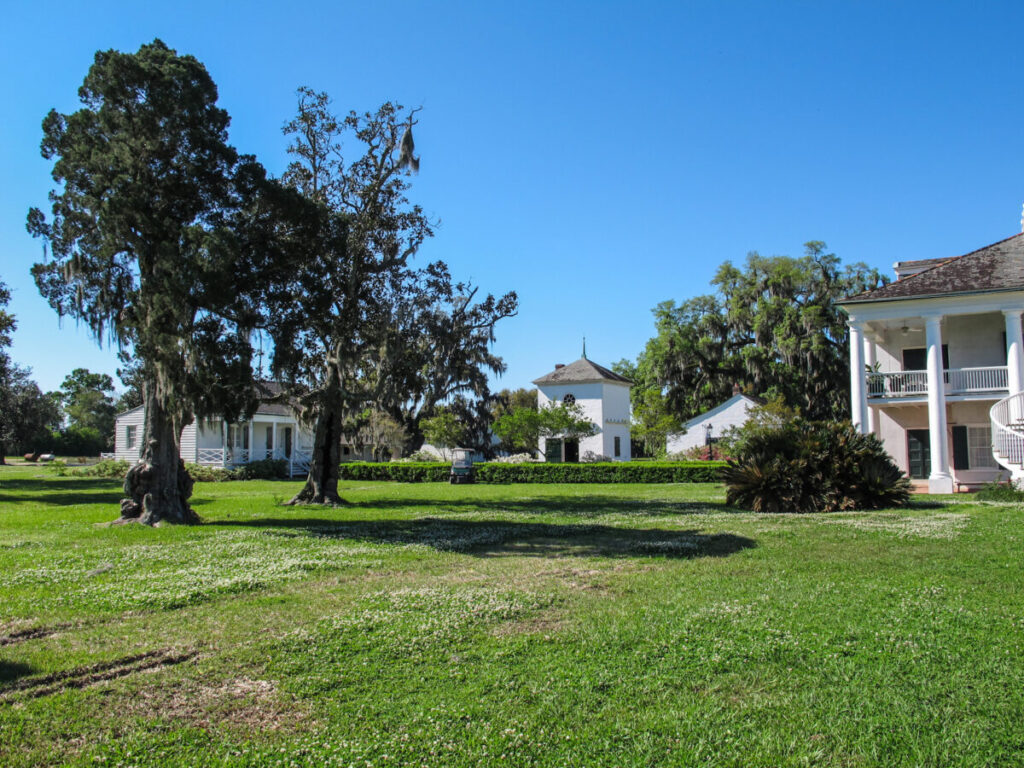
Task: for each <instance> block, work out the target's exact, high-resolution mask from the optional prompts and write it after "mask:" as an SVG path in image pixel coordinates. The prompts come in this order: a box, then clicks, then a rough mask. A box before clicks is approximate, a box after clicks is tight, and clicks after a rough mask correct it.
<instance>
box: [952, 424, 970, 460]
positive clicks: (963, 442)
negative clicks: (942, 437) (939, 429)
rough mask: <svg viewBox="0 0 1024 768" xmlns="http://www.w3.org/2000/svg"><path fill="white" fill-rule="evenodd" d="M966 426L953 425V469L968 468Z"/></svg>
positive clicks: (968, 452)
mask: <svg viewBox="0 0 1024 768" xmlns="http://www.w3.org/2000/svg"><path fill="white" fill-rule="evenodd" d="M969 455H970V451H969V449H968V447H967V427H953V469H970V468H971V461H970V459H969V458H968V456H969Z"/></svg>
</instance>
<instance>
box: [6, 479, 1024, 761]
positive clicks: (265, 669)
mask: <svg viewBox="0 0 1024 768" xmlns="http://www.w3.org/2000/svg"><path fill="white" fill-rule="evenodd" d="M297 487H298V486H297V484H296V483H274V482H245V483H241V482H239V483H224V484H219V485H214V484H198V485H197V486H196V491H195V500H194V505H195V508H196V510H197V511H198V512H199V513H200V514H201V515H202V516H203V519H204V521H205V522H204V525H202V526H198V527H192V528H174V527H164V528H158V529H149V528H144V527H141V526H134V525H132V526H119V527H105V526H102V525H97V524H99V523H103V522H106V521H109V520H111V519H112V518H114V517H115V516H116V504H117V501H118V499H119V498H120V491H119V488H118V484H117V483H115V482H112V481H105V480H93V479H86V478H73V477H65V478H58V477H55V476H53V474H52V472H49V471H48V470H45V469H42V468H39V467H32V468H3V467H0V765H4V766H22V765H23V766H34V765H43V764H65V763H69V764H74V765H90V766H95V765H126V766H127V765H138V766H143V765H251V766H272V765H283V766H290V765H357V766H390V765H410V766H424V765H426V766H468V765H474V766H476V765H502V764H507V765H541V766H605V765H608V766H637V765H644V766H660V765H758V766H805V765H838V766H867V765H872V766H874V765H877V766H1003V765H1021V764H1024V653H1022V651H1024V648H1022V646H1024V573H1022V555H1024V508H1022V507H1020V506H1014V505H997V504H982V503H975V502H973V501H972V500H971V499H970V497H961V498H957V499H956V500H954V499H953V498H952V497H945V498H935V497H931V498H927V497H925V498H919V499H917V501H916V502H915V504H914V505H913V506H912V507H911V508H908V509H905V510H894V511H886V512H880V513H845V514H834V515H819V516H789V515H780V516H757V515H753V514H747V513H739V512H735V511H732V510H730V509H729V508H727V507H726V506H724V502H723V497H724V494H723V492H722V489H721V488H720V487H717V486H706V485H655V486H634V485H614V486H597V485H593V486H586V485H576V486H558V485H532V486H531V485H511V486H482V485H477V486H456V487H450V486H448V485H439V484H424V485H401V484H384V483H381V484H369V483H347V484H345V486H344V488H343V495H344V496H345V497H346V498H347V499H348V500H350V501H351V502H352V503H351V505H350V506H348V507H345V508H340V509H321V508H298V509H294V508H287V507H282V506H281V505H280V502H281V501H282V500H283V499H286V498H288V497H290V496H291V495H292V493H293V492H294V491H295V490H296V488H297Z"/></svg>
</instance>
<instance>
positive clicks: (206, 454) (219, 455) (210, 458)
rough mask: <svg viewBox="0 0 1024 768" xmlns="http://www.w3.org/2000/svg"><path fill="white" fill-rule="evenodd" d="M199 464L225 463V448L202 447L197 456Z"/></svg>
mask: <svg viewBox="0 0 1024 768" xmlns="http://www.w3.org/2000/svg"><path fill="white" fill-rule="evenodd" d="M196 463H197V464H216V465H218V466H219V465H221V464H223V463H224V449H223V448H200V449H199V453H198V455H197V456H196Z"/></svg>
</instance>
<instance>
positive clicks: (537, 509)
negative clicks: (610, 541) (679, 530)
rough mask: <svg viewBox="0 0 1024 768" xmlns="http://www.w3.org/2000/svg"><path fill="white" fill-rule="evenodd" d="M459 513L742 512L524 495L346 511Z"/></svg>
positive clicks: (391, 501)
mask: <svg viewBox="0 0 1024 768" xmlns="http://www.w3.org/2000/svg"><path fill="white" fill-rule="evenodd" d="M415 508H428V509H432V510H437V511H451V512H453V513H455V514H459V513H460V512H484V513H489V512H509V513H512V514H531V515H571V516H573V517H582V518H592V517H603V516H604V515H615V514H619V515H627V516H629V517H637V518H642V517H666V516H670V515H699V514H707V513H718V512H726V513H730V512H733V513H739V512H743V511H744V510H740V509H735V508H734V507H728V506H726V505H725V502H724V501H720V500H707V501H692V500H691V501H687V500H674V499H629V498H622V497H616V496H591V495H587V496H582V495H581V496H525V497H522V498H516V499H508V498H504V499H493V500H491V499H487V498H472V497H469V498H463V499H414V498H407V497H397V498H386V499H373V500H368V501H358V502H352V503H350V504H349V505H347V506H346V509H366V510H374V509H415Z"/></svg>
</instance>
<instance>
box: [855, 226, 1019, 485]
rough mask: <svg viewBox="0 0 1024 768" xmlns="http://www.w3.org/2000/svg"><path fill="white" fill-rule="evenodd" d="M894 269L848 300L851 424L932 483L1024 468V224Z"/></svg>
mask: <svg viewBox="0 0 1024 768" xmlns="http://www.w3.org/2000/svg"><path fill="white" fill-rule="evenodd" d="M895 270H896V277H897V280H896V281H895V282H893V283H891V284H890V285H887V286H884V287H882V288H878V289H877V290H874V291H868V292H867V293H863V294H860V295H857V296H853V297H851V298H849V299H846V300H844V301H842V302H840V304H841V306H842V308H843V309H844V310H845V311H846V313H847V315H848V316H849V320H848V323H849V328H850V384H851V387H850V389H851V406H852V417H853V422H854V424H855V425H857V426H858V427H859V429H860V430H861V431H862V432H872V433H875V434H877V435H878V437H879V438H880V439H881V440H882V442H883V444H884V445H885V448H886V450H887V451H888V452H889V454H890V455H891V456H892V457H893V459H894V460H895V461H896V463H897V464H898V465H899V466H900V468H901V469H903V471H904V472H906V473H907V474H908V475H909V476H910V477H911V478H920V479H927V481H928V488H929V490H930V491H931V492H933V493H949V492H951V491H953V490H954V488H955V487H963V486H972V485H977V484H980V483H985V482H989V481H992V480H995V479H998V478H1001V477H1007V476H1012V478H1013V479H1014V480H1015V481H1017V480H1019V479H1021V478H1024V467H1022V463H1024V339H1022V326H1021V316H1022V315H1024V233H1022V234H1019V235H1015V236H1013V237H1010V238H1008V239H1006V240H1002V241H1000V242H998V243H994V244H993V245H989V246H987V247H985V248H981V249H979V250H977V251H973V252H971V253H968V254H965V255H963V256H956V257H953V258H947V259H926V260H922V261H903V262H899V263H897V264H896V265H895Z"/></svg>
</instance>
